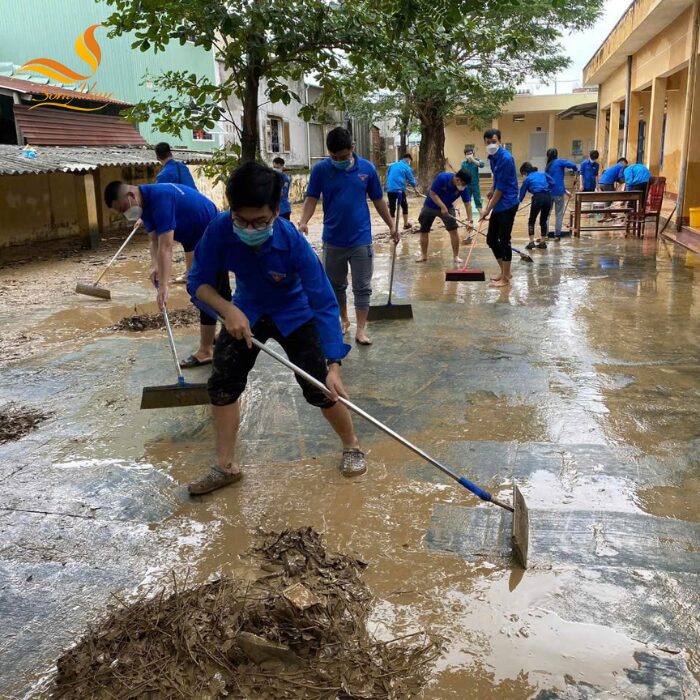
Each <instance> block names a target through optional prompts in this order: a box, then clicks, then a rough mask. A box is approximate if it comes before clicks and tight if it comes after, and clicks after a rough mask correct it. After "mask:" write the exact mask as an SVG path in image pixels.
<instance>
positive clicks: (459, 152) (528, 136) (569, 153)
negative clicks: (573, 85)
mask: <svg viewBox="0 0 700 700" xmlns="http://www.w3.org/2000/svg"><path fill="white" fill-rule="evenodd" d="M596 105H597V96H596V93H595V91H590V90H587V91H579V92H575V93H571V94H567V95H517V96H516V97H515V98H514V99H513V100H511V101H510V102H509V103H508V104H507V105H506V106H505V108H504V109H503V113H502V114H501V116H500V117H499V119H496V120H494V122H493V126H495V127H498V128H499V129H500V130H501V132H502V134H503V142H504V144H505V145H506V148H508V150H509V151H510V152H511V153H512V154H513V157H514V158H515V161H516V163H517V165H518V167H520V164H521V163H523V162H524V161H526V160H529V161H530V162H531V163H532V164H533V165H536V166H537V167H539V168H540V170H543V169H544V165H545V162H546V155H545V154H546V151H547V149H548V148H553V147H554V148H557V149H558V150H559V157H560V158H568V159H570V160H573V161H574V162H576V163H580V162H581V161H582V160H583V159H584V158H586V157H587V156H588V152H589V151H590V150H591V149H592V148H593V144H594V141H595V116H596ZM483 133H484V129H474V128H473V127H471V126H470V120H469V116H468V115H467V114H465V115H457V116H455V117H452V118H451V119H449V120H448V121H447V122H446V124H445V157H446V159H447V165H448V167H452V168H453V169H455V170H456V169H458V168H459V164H460V163H461V162H462V160H464V147H465V146H467V145H476V146H477V149H478V152H479V154H480V155H481V157H482V158H484V159H485V153H484V139H483ZM485 172H488V165H487V167H486V168H485Z"/></svg>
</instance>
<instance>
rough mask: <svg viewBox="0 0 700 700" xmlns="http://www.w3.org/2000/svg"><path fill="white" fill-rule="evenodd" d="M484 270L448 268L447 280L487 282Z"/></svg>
mask: <svg viewBox="0 0 700 700" xmlns="http://www.w3.org/2000/svg"><path fill="white" fill-rule="evenodd" d="M485 281H486V275H485V274H484V271H483V270H467V269H464V270H447V272H445V282H485Z"/></svg>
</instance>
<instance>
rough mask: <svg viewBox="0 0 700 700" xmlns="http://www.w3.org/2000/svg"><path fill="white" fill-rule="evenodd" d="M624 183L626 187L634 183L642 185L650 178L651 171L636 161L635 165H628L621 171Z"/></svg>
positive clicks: (632, 185)
mask: <svg viewBox="0 0 700 700" xmlns="http://www.w3.org/2000/svg"><path fill="white" fill-rule="evenodd" d="M623 175H624V178H625V184H626V185H627V187H634V186H635V185H643V184H645V183H647V182H649V180H651V171H650V170H649V168H647V166H646V165H642V164H641V163H637V164H636V165H628V166H627V167H626V168H625V171H624V173H623Z"/></svg>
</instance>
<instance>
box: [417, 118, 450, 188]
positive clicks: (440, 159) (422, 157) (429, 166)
mask: <svg viewBox="0 0 700 700" xmlns="http://www.w3.org/2000/svg"><path fill="white" fill-rule="evenodd" d="M420 122H421V137H420V150H419V152H418V153H419V155H418V185H419V186H420V188H421V189H422V190H423V191H424V192H427V190H428V188H429V187H430V183H431V182H432V181H433V178H434V177H435V176H436V175H437V174H438V173H439V172H442V170H444V168H445V125H444V123H443V120H442V116H440V115H439V113H438V110H437V109H432V110H430V111H423V110H421V119H420Z"/></svg>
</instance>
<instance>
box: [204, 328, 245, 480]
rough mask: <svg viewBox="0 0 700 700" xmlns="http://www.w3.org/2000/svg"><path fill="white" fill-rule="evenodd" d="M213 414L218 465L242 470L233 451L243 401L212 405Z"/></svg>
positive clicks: (225, 468)
mask: <svg viewBox="0 0 700 700" xmlns="http://www.w3.org/2000/svg"><path fill="white" fill-rule="evenodd" d="M212 328H213V326H212ZM211 414H212V418H213V419H214V433H215V435H216V461H217V464H218V467H219V469H221V471H222V472H231V473H234V474H235V473H237V472H240V471H241V468H240V466H239V465H238V463H237V462H236V461H235V460H234V457H233V452H234V450H235V449H236V438H237V437H238V426H239V424H240V422H241V403H240V401H236V403H232V404H230V405H228V406H212V407H211Z"/></svg>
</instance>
